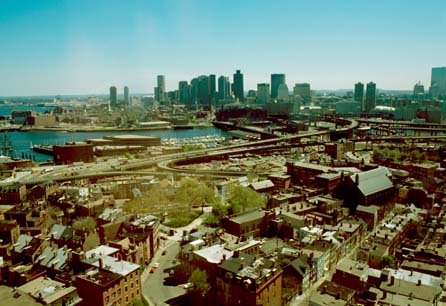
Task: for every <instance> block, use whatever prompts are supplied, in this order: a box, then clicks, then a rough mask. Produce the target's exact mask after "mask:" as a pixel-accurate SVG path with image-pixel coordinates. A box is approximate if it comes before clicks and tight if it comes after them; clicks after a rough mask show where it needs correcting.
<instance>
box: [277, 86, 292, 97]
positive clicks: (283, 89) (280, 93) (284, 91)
mask: <svg viewBox="0 0 446 306" xmlns="http://www.w3.org/2000/svg"><path fill="white" fill-rule="evenodd" d="M289 97H290V92H289V90H288V86H287V85H286V84H280V85H279V88H278V89H277V99H278V100H282V101H288V99H289Z"/></svg>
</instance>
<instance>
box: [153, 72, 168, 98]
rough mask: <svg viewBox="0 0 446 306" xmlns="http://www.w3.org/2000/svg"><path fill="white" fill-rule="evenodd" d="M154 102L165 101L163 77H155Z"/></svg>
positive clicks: (164, 78)
mask: <svg viewBox="0 0 446 306" xmlns="http://www.w3.org/2000/svg"><path fill="white" fill-rule="evenodd" d="M155 100H157V101H164V100H166V77H165V76H164V75H158V76H157V77H156V87H155Z"/></svg>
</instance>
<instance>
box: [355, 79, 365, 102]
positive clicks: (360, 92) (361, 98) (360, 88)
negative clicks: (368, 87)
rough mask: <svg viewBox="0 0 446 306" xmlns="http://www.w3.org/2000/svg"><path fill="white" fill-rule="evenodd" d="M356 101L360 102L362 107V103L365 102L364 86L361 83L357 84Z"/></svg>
mask: <svg viewBox="0 0 446 306" xmlns="http://www.w3.org/2000/svg"><path fill="white" fill-rule="evenodd" d="M354 100H355V101H356V102H359V103H360V105H361V107H362V103H363V102H364V84H362V83H361V82H358V83H356V84H355V95H354Z"/></svg>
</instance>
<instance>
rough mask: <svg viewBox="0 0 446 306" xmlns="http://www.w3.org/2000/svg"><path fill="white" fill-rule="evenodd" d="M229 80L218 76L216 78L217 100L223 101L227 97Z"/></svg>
mask: <svg viewBox="0 0 446 306" xmlns="http://www.w3.org/2000/svg"><path fill="white" fill-rule="evenodd" d="M228 83H229V79H228V77H225V76H223V75H222V76H220V77H219V78H218V99H220V100H224V99H226V98H227V97H228V96H229V92H228V89H229V84H228Z"/></svg>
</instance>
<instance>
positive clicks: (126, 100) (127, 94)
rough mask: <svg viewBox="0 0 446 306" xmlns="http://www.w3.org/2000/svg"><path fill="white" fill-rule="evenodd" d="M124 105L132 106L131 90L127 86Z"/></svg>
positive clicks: (125, 87)
mask: <svg viewBox="0 0 446 306" xmlns="http://www.w3.org/2000/svg"><path fill="white" fill-rule="evenodd" d="M124 103H125V105H129V104H130V98H129V88H128V87H127V86H124Z"/></svg>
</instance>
